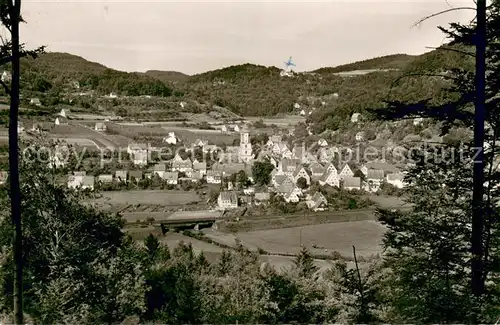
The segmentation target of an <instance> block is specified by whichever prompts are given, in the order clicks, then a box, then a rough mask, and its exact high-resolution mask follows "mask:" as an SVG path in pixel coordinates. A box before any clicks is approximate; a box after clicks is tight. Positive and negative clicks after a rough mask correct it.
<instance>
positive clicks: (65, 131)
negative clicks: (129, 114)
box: [50, 123, 120, 149]
mask: <svg viewBox="0 0 500 325" xmlns="http://www.w3.org/2000/svg"><path fill="white" fill-rule="evenodd" d="M50 134H51V136H52V137H54V138H64V139H66V138H71V139H77V138H78V139H86V140H91V141H92V142H94V143H95V144H96V145H97V146H98V147H99V148H100V149H104V148H108V149H116V148H118V147H120V145H119V144H118V143H115V142H114V141H112V140H110V138H109V137H108V136H107V135H105V134H103V133H100V132H97V131H95V130H93V129H92V128H90V127H85V126H83V125H81V124H76V123H73V124H71V125H70V124H68V125H54V126H53V127H52V128H51V129H50Z"/></svg>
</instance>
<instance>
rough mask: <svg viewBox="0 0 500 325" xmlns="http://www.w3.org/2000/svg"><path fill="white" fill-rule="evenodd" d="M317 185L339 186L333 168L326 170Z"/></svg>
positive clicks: (337, 177) (338, 180)
mask: <svg viewBox="0 0 500 325" xmlns="http://www.w3.org/2000/svg"><path fill="white" fill-rule="evenodd" d="M319 185H321V186H325V185H330V186H333V187H340V179H339V176H338V175H337V171H336V170H335V171H334V170H328V169H327V170H326V171H325V173H324V174H323V176H321V178H320V179H319Z"/></svg>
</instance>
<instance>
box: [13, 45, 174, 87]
mask: <svg viewBox="0 0 500 325" xmlns="http://www.w3.org/2000/svg"><path fill="white" fill-rule="evenodd" d="M21 79H22V80H23V81H24V85H23V86H24V87H23V88H24V89H25V90H26V91H30V92H34V93H47V92H49V91H52V92H60V91H63V90H65V89H66V88H68V87H72V83H73V82H76V81H77V82H79V84H80V86H81V87H82V88H83V89H86V90H94V91H96V92H97V93H98V94H109V93H111V92H114V93H117V94H122V95H130V96H139V95H152V96H170V95H171V93H172V90H171V89H170V88H169V87H167V86H166V85H165V84H164V83H163V82H161V81H159V80H157V79H155V78H153V77H150V76H147V75H144V74H141V73H128V72H123V71H117V70H113V69H109V68H107V67H106V66H104V65H101V64H99V63H95V62H90V61H88V60H85V59H84V58H82V57H79V56H76V55H72V54H68V53H54V52H49V53H45V54H43V55H40V56H39V57H38V58H37V59H35V60H33V59H24V60H23V61H22V75H21Z"/></svg>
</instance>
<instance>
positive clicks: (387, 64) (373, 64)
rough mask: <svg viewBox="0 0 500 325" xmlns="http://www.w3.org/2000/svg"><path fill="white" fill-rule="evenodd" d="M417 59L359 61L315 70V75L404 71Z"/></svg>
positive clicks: (394, 57) (388, 57)
mask: <svg viewBox="0 0 500 325" xmlns="http://www.w3.org/2000/svg"><path fill="white" fill-rule="evenodd" d="M414 59H415V56H413V55H408V54H392V55H386V56H381V57H378V58H373V59H368V60H362V61H357V62H353V63H348V64H343V65H339V66H336V67H326V68H320V69H317V70H314V71H312V72H314V73H321V74H324V73H339V72H347V71H354V70H372V69H380V70H382V69H397V70H401V69H404V68H405V67H406V66H407V65H408V64H410V63H411V62H412V61H413V60H414Z"/></svg>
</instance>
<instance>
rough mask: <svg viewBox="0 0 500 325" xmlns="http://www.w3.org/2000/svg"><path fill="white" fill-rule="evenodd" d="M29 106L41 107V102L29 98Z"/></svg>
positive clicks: (37, 99)
mask: <svg viewBox="0 0 500 325" xmlns="http://www.w3.org/2000/svg"><path fill="white" fill-rule="evenodd" d="M30 104H31V105H35V106H42V102H41V101H40V99H39V98H31V99H30Z"/></svg>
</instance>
